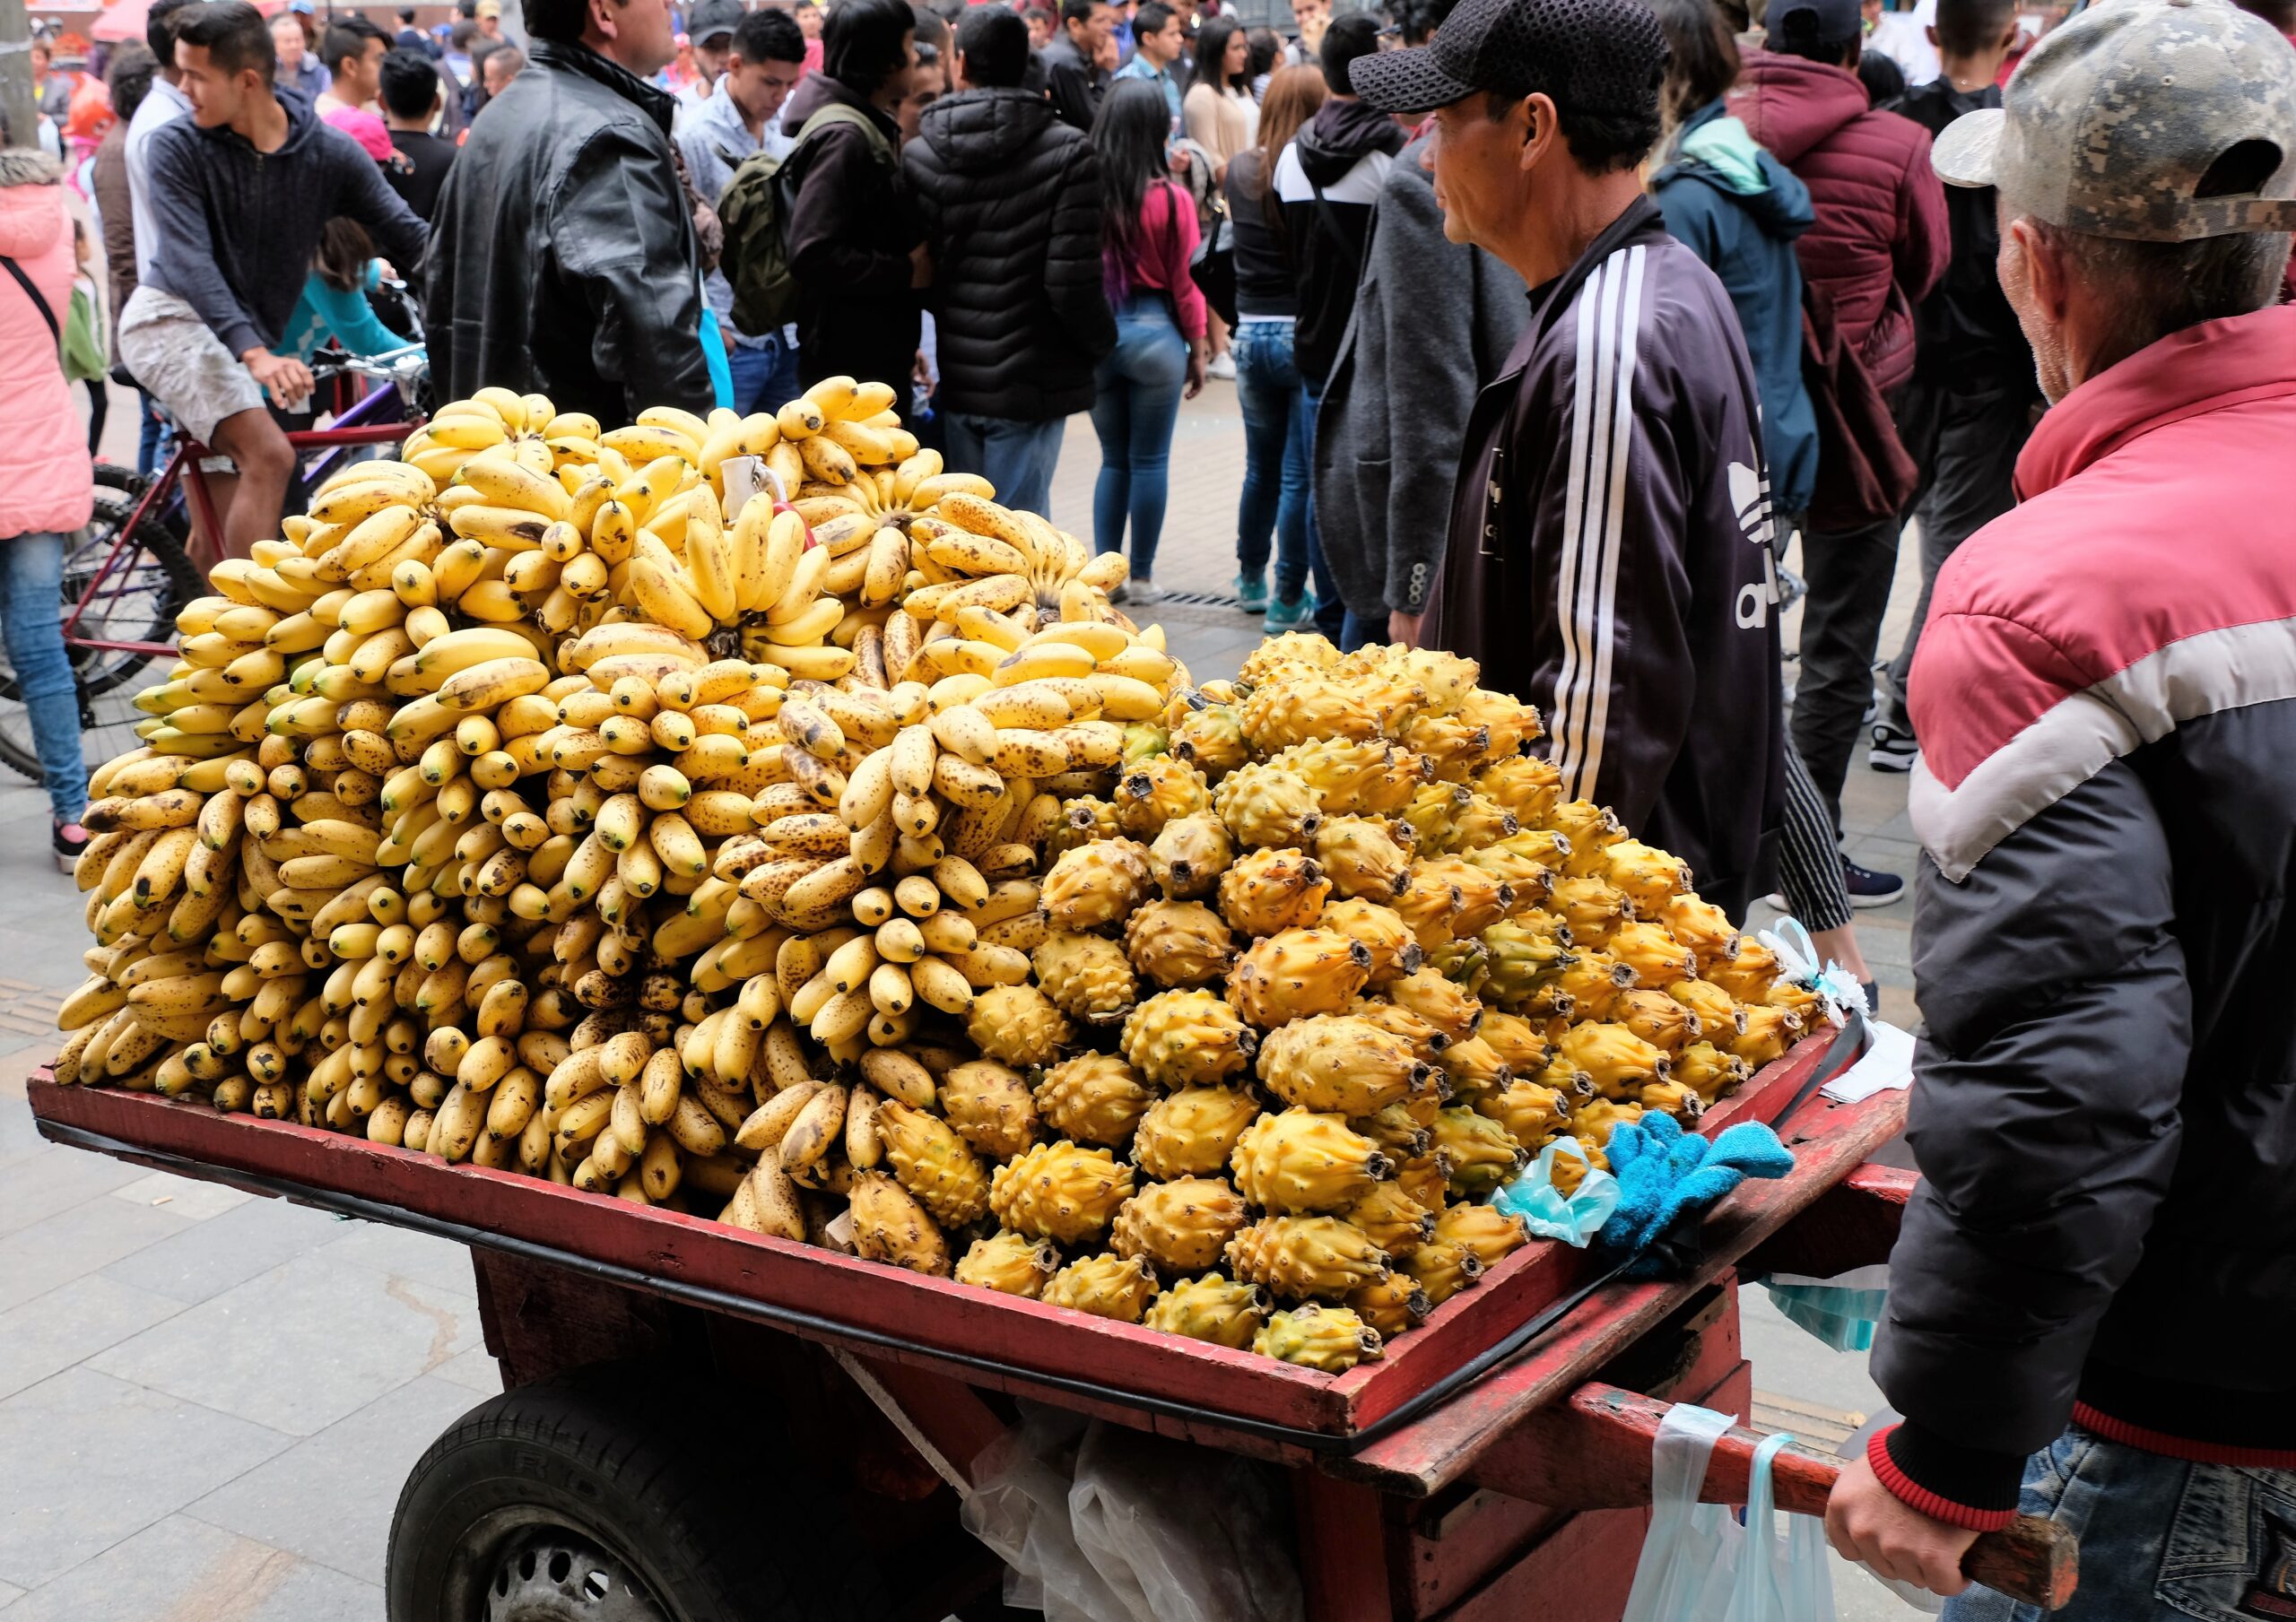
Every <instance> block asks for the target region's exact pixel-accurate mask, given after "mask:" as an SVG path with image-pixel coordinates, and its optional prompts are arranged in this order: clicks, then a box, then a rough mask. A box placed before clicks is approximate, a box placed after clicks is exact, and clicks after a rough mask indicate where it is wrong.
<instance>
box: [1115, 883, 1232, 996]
mask: <svg viewBox="0 0 2296 1622" xmlns="http://www.w3.org/2000/svg"><path fill="white" fill-rule="evenodd" d="M1124 950H1125V952H1126V956H1127V957H1129V958H1130V959H1131V961H1132V967H1135V968H1136V969H1138V970H1139V971H1140V972H1141V973H1142V974H1144V975H1145V976H1147V977H1148V978H1149V979H1151V980H1152V981H1154V982H1155V983H1156V984H1159V985H1161V986H1167V987H1170V986H1181V987H1188V986H1197V985H1209V984H1212V983H1213V982H1214V981H1216V980H1222V979H1225V978H1226V977H1227V974H1228V970H1229V969H1230V968H1231V967H1233V966H1234V964H1235V961H1236V943H1235V941H1234V939H1233V937H1231V935H1230V934H1229V932H1228V924H1227V921H1226V920H1225V919H1223V918H1222V917H1221V916H1220V915H1219V914H1218V913H1215V912H1213V910H1212V909H1211V908H1210V907H1208V906H1205V905H1204V903H1202V902H1201V901H1151V902H1150V903H1148V905H1147V906H1144V907H1142V908H1141V909H1140V910H1139V911H1138V912H1136V913H1135V914H1133V915H1132V916H1131V917H1130V918H1128V919H1126V921H1125V925H1124Z"/></svg>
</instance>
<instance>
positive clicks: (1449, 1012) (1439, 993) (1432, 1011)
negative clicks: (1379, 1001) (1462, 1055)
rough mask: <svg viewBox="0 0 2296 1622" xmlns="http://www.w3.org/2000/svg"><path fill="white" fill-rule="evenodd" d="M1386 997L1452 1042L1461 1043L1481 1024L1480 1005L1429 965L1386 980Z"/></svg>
mask: <svg viewBox="0 0 2296 1622" xmlns="http://www.w3.org/2000/svg"><path fill="white" fill-rule="evenodd" d="M1387 998H1388V1000H1389V1001H1390V1002H1394V1003H1395V1004H1396V1007H1398V1008H1407V1009H1409V1010H1411V1011H1412V1012H1413V1013H1414V1014H1417V1015H1418V1016H1419V1017H1420V1018H1421V1019H1424V1020H1426V1021H1427V1022H1428V1023H1429V1024H1430V1025H1432V1026H1433V1027H1434V1028H1436V1029H1437V1030H1439V1031H1441V1032H1442V1033H1443V1034H1444V1035H1445V1036H1446V1037H1449V1038H1450V1039H1451V1040H1452V1041H1454V1042H1464V1041H1465V1040H1466V1039H1467V1038H1468V1037H1472V1036H1474V1034H1475V1032H1476V1030H1477V1029H1478V1028H1481V1026H1482V1024H1483V1004H1482V1003H1481V1002H1477V1001H1476V1000H1475V999H1474V997H1472V996H1470V995H1468V994H1467V993H1466V992H1465V991H1464V990H1463V989H1461V988H1460V987H1459V986H1457V985H1455V984H1452V983H1451V982H1450V981H1448V980H1446V979H1445V978H1443V976H1440V975H1439V974H1437V973H1436V972H1435V971H1434V970H1433V969H1431V968H1422V969H1421V970H1420V971H1419V972H1418V973H1417V974H1415V975H1405V976H1401V977H1400V978H1398V979H1396V980H1393V981H1390V982H1389V983H1388V984H1387Z"/></svg>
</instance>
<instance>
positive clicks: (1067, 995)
mask: <svg viewBox="0 0 2296 1622" xmlns="http://www.w3.org/2000/svg"><path fill="white" fill-rule="evenodd" d="M1030 961H1031V963H1032V964H1033V965H1034V966H1035V968H1036V972H1037V984H1039V985H1040V986H1042V987H1043V988H1044V993H1045V995H1046V996H1048V997H1050V998H1051V999H1052V1004H1053V1006H1054V1007H1055V1008H1057V1009H1058V1010H1060V1011H1061V1012H1062V1013H1064V1014H1066V1015H1067V1016H1068V1017H1069V1018H1070V1019H1082V1020H1083V1021H1085V1022H1086V1023H1087V1024H1091V1025H1108V1024H1111V1023H1113V1022H1114V1021H1116V1020H1118V1019H1123V1018H1124V1017H1125V1015H1126V1014H1128V1013H1130V1012H1131V1011H1132V1005H1133V1004H1134V1003H1135V1002H1137V1001H1139V997H1140V982H1139V981H1138V980H1137V979H1135V977H1134V976H1133V973H1132V960H1131V959H1130V958H1126V956H1125V955H1124V949H1123V948H1122V947H1120V946H1118V944H1117V943H1116V942H1115V941H1110V940H1109V939H1108V938H1107V937H1105V936H1102V935H1080V934H1077V933H1075V932H1072V931H1069V930H1057V931H1055V932H1053V933H1051V934H1048V935H1047V936H1046V937H1045V938H1044V939H1043V940H1042V941H1039V942H1038V943H1037V949H1036V950H1035V951H1033V952H1031V954H1030Z"/></svg>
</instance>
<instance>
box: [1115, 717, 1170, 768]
mask: <svg viewBox="0 0 2296 1622" xmlns="http://www.w3.org/2000/svg"><path fill="white" fill-rule="evenodd" d="M1171 748H1172V734H1171V729H1170V728H1169V727H1166V726H1163V725H1161V724H1159V723H1157V722H1154V721H1134V722H1130V723H1128V724H1126V726H1125V729H1124V764H1125V765H1126V766H1135V765H1137V764H1138V763H1139V762H1141V761H1143V760H1145V759H1148V758H1149V757H1150V756H1152V755H1163V754H1170V752H1171Z"/></svg>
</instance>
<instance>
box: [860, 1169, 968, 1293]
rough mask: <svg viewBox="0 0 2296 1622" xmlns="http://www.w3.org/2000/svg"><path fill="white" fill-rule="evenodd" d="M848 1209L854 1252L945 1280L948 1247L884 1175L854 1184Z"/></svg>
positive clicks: (914, 1203) (925, 1216)
mask: <svg viewBox="0 0 2296 1622" xmlns="http://www.w3.org/2000/svg"><path fill="white" fill-rule="evenodd" d="M847 1209H848V1210H850V1211H851V1213H852V1216H853V1249H854V1252H855V1253H857V1254H858V1255H860V1256H862V1257H863V1258H865V1259H866V1260H868V1261H871V1262H891V1263H892V1264H893V1265H894V1266H896V1267H905V1268H907V1269H909V1271H911V1272H916V1273H931V1274H933V1275H935V1276H936V1277H939V1278H946V1277H947V1276H948V1273H949V1242H948V1241H947V1240H946V1239H944V1238H943V1237H942V1236H941V1230H940V1229H939V1228H938V1227H935V1226H934V1222H933V1219H932V1217H931V1216H930V1215H928V1214H927V1213H926V1210H925V1207H924V1206H923V1205H921V1204H919V1203H918V1201H917V1198H916V1196H914V1195H913V1194H911V1193H909V1191H908V1190H907V1189H905V1188H903V1187H902V1186H901V1185H900V1184H899V1183H897V1182H895V1181H894V1180H893V1179H892V1178H891V1177H890V1176H888V1175H886V1174H885V1173H883V1172H863V1173H861V1174H860V1175H858V1176H857V1177H855V1178H854V1179H853V1188H852V1191H851V1193H849V1194H848V1207H847Z"/></svg>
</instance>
